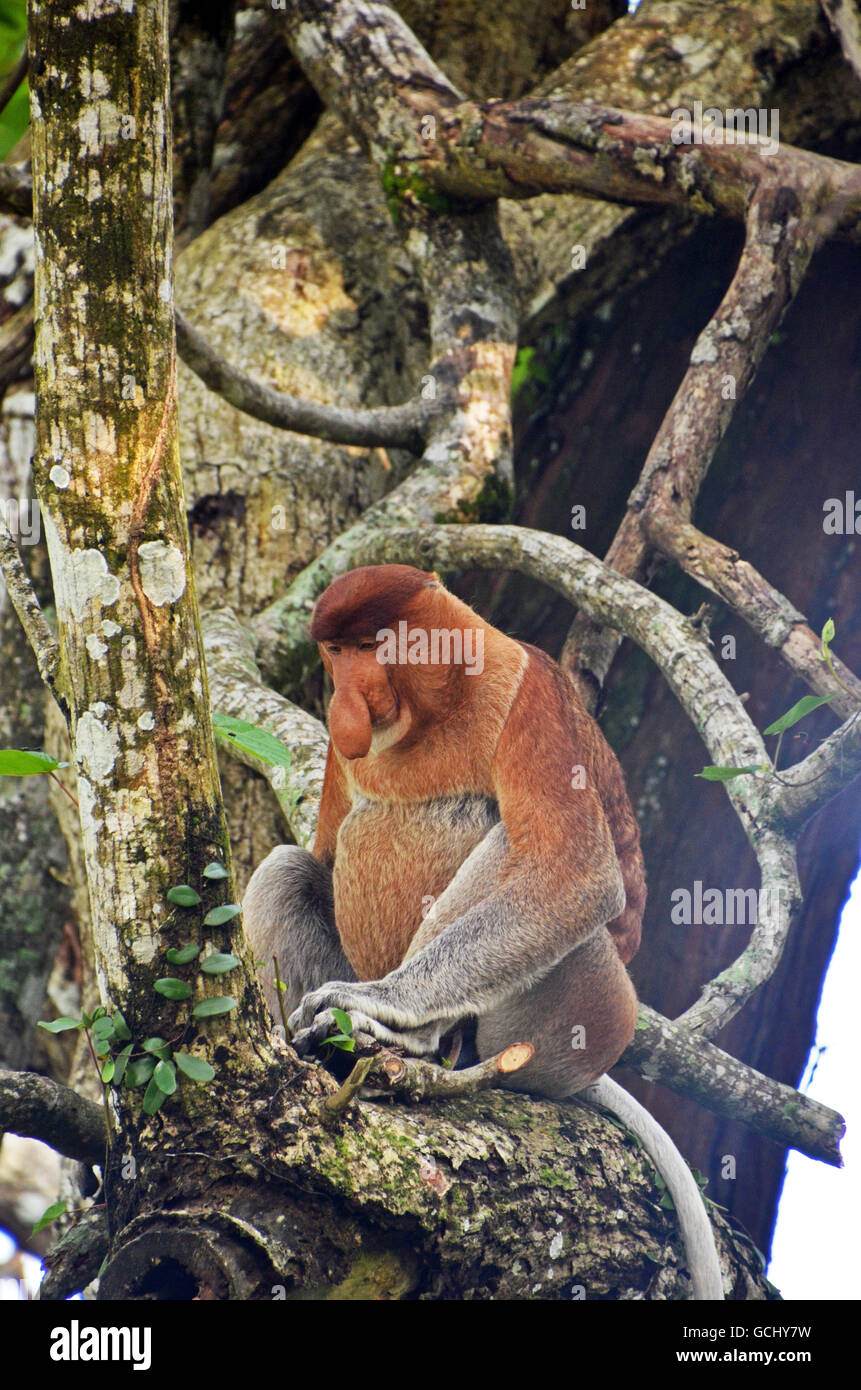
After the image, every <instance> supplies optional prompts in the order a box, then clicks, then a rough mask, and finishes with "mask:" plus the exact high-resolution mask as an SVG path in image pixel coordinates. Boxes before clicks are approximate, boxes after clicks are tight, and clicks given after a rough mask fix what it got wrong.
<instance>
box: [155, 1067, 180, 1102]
mask: <svg viewBox="0 0 861 1390" xmlns="http://www.w3.org/2000/svg"><path fill="white" fill-rule="evenodd" d="M152 1079H153V1083H154V1084H155V1085H156V1086H158V1088H159V1090H161V1091H164V1093H165V1095H166V1096H172V1095H173V1093H174V1091H175V1090H176V1067H175V1066H174V1065H173V1063H172V1062H159V1063H158V1065H157V1067H156V1069H155V1071H154V1072H153V1074H152Z"/></svg>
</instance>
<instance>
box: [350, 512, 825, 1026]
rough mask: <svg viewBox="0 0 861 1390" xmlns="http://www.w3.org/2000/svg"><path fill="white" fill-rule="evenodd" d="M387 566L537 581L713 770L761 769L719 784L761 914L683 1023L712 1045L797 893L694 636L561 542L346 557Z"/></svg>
mask: <svg viewBox="0 0 861 1390" xmlns="http://www.w3.org/2000/svg"><path fill="white" fill-rule="evenodd" d="M396 561H402V562H411V563H413V564H418V565H421V566H422V567H423V568H428V567H430V566H432V565H434V564H439V565H440V566H441V567H442V568H444V569H461V568H465V567H475V568H478V569H499V568H502V569H514V570H517V571H518V572H520V573H522V574H528V575H530V577H531V578H533V579H540V580H542V581H543V582H544V583H545V584H548V585H549V586H550V587H551V588H552V589H555V590H556V592H557V593H560V594H562V595H563V596H565V597H566V598H568V599H569V600H570V602H571V603H573V604H578V605H579V606H580V608H581V609H582V610H583V611H584V612H585V613H586V614H587V615H588V616H589V617H590V618H592V619H593V620H594V621H597V622H599V623H600V624H601V625H602V626H607V627H611V628H613V629H615V630H617V631H619V632H622V633H624V634H625V636H627V637H630V638H631V639H632V640H633V641H635V642H636V643H637V644H638V645H639V646H640V647H642V648H643V650H644V651H645V652H647V653H648V655H649V656H650V657H651V658H652V660H653V661H654V662H655V663H656V665H657V666H658V667H659V669H660V671H661V672H662V674H663V676H664V678H665V680H666V681H667V684H668V685H669V686H670V688H671V690H672V691H673V693H674V694H675V695H676V698H677V699H678V700H679V702H680V704H681V705H682V707H683V709H684V710H685V712H686V713H687V715H688V717H689V719H690V720H691V722H692V723H693V725H694V727H695V728H696V729H697V730H698V732H699V734H700V736H701V738H702V740H703V742H704V743H705V745H706V747H707V748H708V750H709V753H710V754H711V756H712V761H713V762H714V763H715V764H717V765H719V766H724V767H727V766H729V767H746V766H755V767H757V768H761V769H763V771H759V772H756V773H753V774H751V775H749V776H745V777H739V778H736V779H733V780H732V781H729V782H726V783H724V789H725V791H726V793H727V795H728V797H729V799H730V801H731V802H732V805H733V808H734V810H735V812H736V815H737V816H738V818H739V820H740V822H741V825H742V828H743V829H744V832H745V834H746V835H747V838H748V840H749V841H750V843H751V846H752V848H753V850H754V852H755V854H756V857H757V861H758V863H759V867H760V873H761V885H760V901H761V911H760V912H759V913H758V920H757V924H756V926H755V928H754V931H753V934H752V936H751V938H750V941H749V943H748V945H747V947H746V949H745V950H744V951H743V952H742V954H741V955H740V956H739V957H738V959H737V960H736V961H734V962H733V964H732V965H731V966H730V967H729V968H728V969H727V970H725V971H723V972H722V973H721V974H720V975H719V976H718V977H717V978H716V979H715V980H713V981H711V982H710V983H709V984H707V985H706V986H705V988H704V990H703V993H702V997H701V998H700V999H699V1000H698V1001H697V1003H696V1004H695V1005H694V1006H693V1007H692V1008H691V1009H689V1010H688V1011H687V1013H686V1014H685V1015H684V1020H685V1025H686V1026H687V1027H688V1028H689V1029H690V1030H691V1031H695V1032H697V1033H699V1034H700V1035H701V1036H702V1037H712V1036H714V1034H715V1033H717V1032H719V1031H720V1029H721V1028H723V1027H724V1026H725V1025H726V1024H727V1023H728V1022H729V1021H730V1019H732V1018H733V1017H734V1016H735V1014H737V1013H738V1011H739V1009H740V1008H741V1007H742V1006H743V1004H744V1003H745V1002H746V1001H747V999H749V998H750V996H751V995H752V994H753V993H754V992H755V991H756V990H757V989H758V988H759V986H760V985H761V984H763V983H764V982H765V981H766V980H767V979H769V978H770V976H771V975H772V974H773V973H774V971H775V969H776V968H777V964H778V962H779V960H780V957H781V954H782V951H783V947H784V945H785V943H786V939H787V936H788V933H789V931H790V928H791V925H792V922H793V921H794V919H795V916H796V915H797V913H798V910H799V908H800V905H801V893H800V888H799V884H798V873H797V867H796V863H795V851H794V847H793V845H792V844H791V842H790V841H789V840H788V839H787V838H786V836H784V835H783V834H781V833H780V832H778V831H776V830H774V829H772V828H771V825H770V823H769V821H768V819H767V816H766V814H765V811H766V807H767V806H768V805H769V799H770V793H769V791H768V788H769V785H770V781H771V780H772V779H771V777H770V776H767V775H765V772H767V770H768V769H769V768H770V763H769V761H768V757H767V755H766V752H765V747H764V745H763V742H762V738H761V736H760V734H759V732H758V731H757V729H756V728H755V727H754V725H753V724H752V722H751V720H750V718H749V716H748V714H747V712H746V711H745V709H744V706H743V704H742V702H741V700H740V699H739V697H738V695H737V694H736V692H735V691H734V690H733V688H732V686H731V685H730V683H729V681H728V680H727V679H726V677H725V676H724V674H723V672H722V671H720V669H719V668H718V666H717V663H716V662H715V660H714V658H713V657H712V655H711V653H710V652H709V650H708V648H707V647H706V645H705V643H704V642H703V640H702V637H701V636H700V635H699V633H698V632H697V630H696V628H695V627H693V626H692V625H691V624H690V623H689V622H688V621H687V620H686V619H685V618H683V617H682V615H681V614H680V613H678V612H677V611H676V610H675V609H674V608H672V607H671V605H670V604H667V603H665V602H664V600H663V599H659V598H657V597H656V596H655V595H654V594H651V593H650V592H649V590H648V589H644V588H642V587H641V586H640V585H639V584H636V583H634V582H633V581H632V580H629V579H624V578H623V577H622V576H621V575H619V574H617V573H616V571H615V570H612V569H610V568H609V567H608V566H606V565H604V564H603V563H602V562H601V561H600V560H598V559H596V558H595V556H594V555H590V554H589V552H588V551H586V550H583V549H581V547H580V546H578V545H575V544H574V542H573V541H569V540H567V539H565V538H564V537H561V536H551V535H547V534H545V533H543V532H538V531H529V530H526V529H525V528H519V527H516V526H462V527H457V526H440V527H426V528H422V529H421V530H418V531H413V532H398V531H389V532H386V533H384V534H381V535H377V536H371V537H369V538H368V541H367V542H366V544H365V545H363V546H361V547H360V548H359V549H358V551H357V552H355V553H354V555H353V557H352V562H353V563H354V564H357V565H360V564H372V563H375V562H376V563H379V562H396Z"/></svg>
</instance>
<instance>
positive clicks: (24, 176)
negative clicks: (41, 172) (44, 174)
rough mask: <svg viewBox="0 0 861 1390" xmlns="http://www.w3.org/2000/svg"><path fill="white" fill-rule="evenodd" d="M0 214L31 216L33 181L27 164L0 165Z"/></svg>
mask: <svg viewBox="0 0 861 1390" xmlns="http://www.w3.org/2000/svg"><path fill="white" fill-rule="evenodd" d="M0 212H11V213H13V214H14V215H15V216H16V217H32V216H33V179H32V176H31V174H30V165H29V163H27V164H3V163H0Z"/></svg>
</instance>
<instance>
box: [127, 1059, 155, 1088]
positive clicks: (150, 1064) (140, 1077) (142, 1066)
mask: <svg viewBox="0 0 861 1390" xmlns="http://www.w3.org/2000/svg"><path fill="white" fill-rule="evenodd" d="M154 1071H155V1058H154V1057H139V1058H138V1059H137V1061H134V1062H129V1064H128V1066H127V1068H126V1085H127V1086H129V1087H130V1088H131V1089H132V1090H134V1088H135V1087H136V1086H143V1085H144V1083H145V1082H146V1081H149V1079H150V1077H151V1076H152V1074H153V1072H154Z"/></svg>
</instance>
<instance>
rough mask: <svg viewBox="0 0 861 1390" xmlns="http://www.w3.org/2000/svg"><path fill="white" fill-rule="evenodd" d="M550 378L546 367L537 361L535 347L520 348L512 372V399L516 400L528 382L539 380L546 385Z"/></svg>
mask: <svg viewBox="0 0 861 1390" xmlns="http://www.w3.org/2000/svg"><path fill="white" fill-rule="evenodd" d="M548 380H549V378H548V376H547V372H546V370H545V368H544V367H542V366H541V365H540V363H538V362H536V361H535V348H533V347H523V348H518V351H517V356H516V358H515V359H514V367H513V368H512V372H511V399H512V400H514V398H515V397H516V396H517V394H518V392H520V391H521V390H522V389H523V387H524V386H525V385H526V383H527V382H531V381H538V382H541V383H542V385H546V384H547V381H548Z"/></svg>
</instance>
